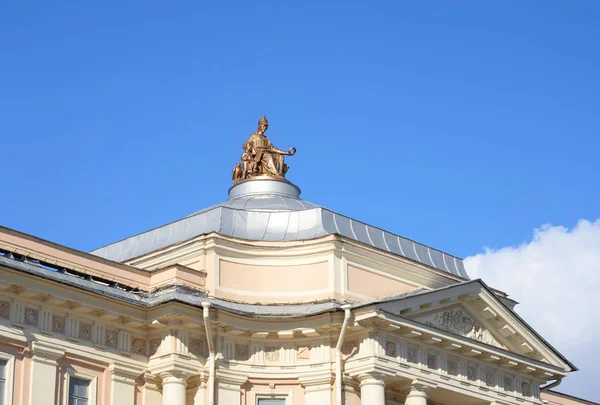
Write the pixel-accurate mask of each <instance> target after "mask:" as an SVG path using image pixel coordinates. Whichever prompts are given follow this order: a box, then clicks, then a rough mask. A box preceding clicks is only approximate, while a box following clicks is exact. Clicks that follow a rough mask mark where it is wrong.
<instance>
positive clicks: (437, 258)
mask: <svg viewBox="0 0 600 405" xmlns="http://www.w3.org/2000/svg"><path fill="white" fill-rule="evenodd" d="M229 197H230V198H229V200H227V201H224V202H222V203H220V204H217V205H214V206H212V207H209V208H206V209H203V210H201V211H197V212H195V213H193V214H191V215H190V216H188V217H186V218H183V219H181V220H178V221H175V222H172V223H170V224H166V225H163V226H161V227H158V228H155V229H152V230H150V231H147V232H144V233H141V234H139V235H135V236H132V237H129V238H127V239H124V240H122V241H119V242H116V243H113V244H110V245H107V246H104V247H102V248H99V249H96V250H94V251H92V252H90V253H92V254H94V255H97V256H100V257H103V258H105V259H109V260H113V261H117V262H124V261H127V260H130V259H132V258H135V257H138V256H142V255H145V254H148V253H151V252H153V251H156V250H159V249H162V248H165V247H167V246H171V245H175V244H177V243H181V242H183V241H185V240H188V239H191V238H194V237H196V236H199V235H204V234H208V233H211V232H216V233H219V234H221V235H225V236H231V237H235V238H239V239H245V240H254V241H273V242H276V241H298V240H310V239H315V238H318V237H321V236H326V235H331V234H338V235H342V236H344V237H347V238H349V239H352V240H355V241H358V242H361V243H364V244H367V245H370V246H372V247H374V248H376V249H379V250H383V251H386V252H390V253H393V254H396V255H399V256H402V257H405V258H408V259H410V260H413V261H416V262H419V263H422V264H424V265H427V266H430V267H433V268H436V269H438V270H441V271H444V272H447V273H450V274H454V275H457V276H460V277H463V278H467V279H468V276H467V273H466V271H465V268H464V265H463V262H462V259H460V258H458V257H455V256H451V255H449V254H446V253H444V252H441V251H439V250H437V249H433V248H430V247H428V246H425V245H423V244H420V243H417V242H414V241H412V240H410V239H406V238H403V237H401V236H398V235H395V234H393V233H390V232H387V231H384V230H382V229H380V228H377V227H374V226H371V225H368V224H365V223H363V222H360V221H357V220H355V219H352V218H349V217H346V216H343V215H340V214H338V213H336V212H333V211H330V210H328V209H326V208H323V207H320V206H318V205H315V204H313V203H310V202H308V201H304V200H301V199H300V198H299V197H300V189H299V188H298V187H296V186H295V185H293V184H292V183H289V182H287V181H278V180H252V181H246V182H243V183H240V184H238V185H236V186H234V187H232V188H231V189H230V190H229Z"/></svg>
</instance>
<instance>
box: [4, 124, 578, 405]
mask: <svg viewBox="0 0 600 405" xmlns="http://www.w3.org/2000/svg"><path fill="white" fill-rule="evenodd" d="M267 127H268V122H267V121H266V118H262V119H261V121H260V123H259V128H258V130H257V131H256V132H255V133H253V134H252V135H251V136H250V137H249V138H248V140H247V142H245V143H244V145H243V148H244V149H243V154H242V160H241V163H239V164H238V165H236V166H235V168H234V171H233V174H232V175H233V181H234V186H233V187H232V188H231V189H230V190H229V199H227V200H226V201H224V202H222V203H219V204H216V205H214V206H211V207H209V208H206V209H203V210H200V211H198V212H195V213H193V214H191V215H189V216H187V217H185V218H182V219H180V220H178V221H175V222H172V223H169V224H166V225H162V226H159V227H157V228H154V229H152V230H149V231H146V232H143V233H140V234H138V235H135V236H132V237H129V238H127V239H124V240H121V241H118V242H115V243H112V244H109V245H107V246H104V247H102V248H100V249H97V250H94V251H92V252H89V253H86V252H81V251H78V250H75V249H71V248H68V247H65V246H61V245H58V244H56V243H52V242H50V241H46V240H42V239H39V238H36V237H34V236H30V235H26V234H23V233H21V232H18V231H15V230H12V229H7V228H0V404H13V405H54V404H60V405H71V404H74V405H80V404H90V405H92V404H93V405H116V404H118V405H160V404H163V405H214V404H218V405H284V404H285V405H305V404H306V405H330V404H335V405H342V404H344V405H396V404H408V405H426V404H436V405H483V404H495V405H500V404H504V405H509V404H514V405H517V404H519V405H522V404H539V405H541V404H542V400H541V395H542V391H544V390H547V389H549V388H552V387H553V386H556V385H557V383H559V382H560V380H561V379H563V378H564V377H566V376H567V374H568V373H570V372H572V371H574V370H576V368H575V366H574V365H573V364H571V363H570V362H569V361H568V360H567V359H566V358H565V357H564V356H562V355H561V354H560V353H559V352H558V351H557V350H556V349H555V348H553V347H552V345H551V344H550V343H549V342H547V341H546V340H545V339H544V338H543V337H542V336H540V335H539V334H538V333H537V332H536V331H535V330H533V329H532V328H531V327H530V326H529V325H528V324H527V322H526V320H524V319H522V318H521V317H520V316H519V315H518V314H517V312H516V311H515V304H516V302H515V301H513V300H512V299H511V298H510V297H509V296H508V295H507V294H506V293H504V292H501V291H498V290H496V289H494V288H493V286H488V285H486V284H485V282H484V281H483V280H472V279H469V277H468V275H467V273H466V272H465V269H464V266H463V262H462V260H461V259H460V258H458V257H455V256H452V255H450V254H447V253H444V252H441V251H439V250H436V249H434V248H432V247H428V246H426V245H423V244H421V243H417V242H414V241H412V240H410V239H406V238H404V237H402V236H399V235H396V234H394V233H392V232H389V231H386V230H383V229H380V228H376V227H373V226H371V225H368V224H366V223H364V222H361V221H359V220H356V219H352V218H349V217H346V216H344V215H341V214H338V213H336V212H333V211H331V210H328V209H326V208H324V207H322V206H319V205H315V204H313V203H310V202H308V201H305V200H302V199H301V198H300V190H299V189H298V187H296V186H295V185H294V184H292V183H290V182H289V181H287V180H286V179H285V173H286V171H287V169H288V167H287V165H286V164H285V163H284V156H286V155H287V156H291V155H293V154H294V153H295V149H294V148H291V149H289V150H287V151H282V150H279V149H277V148H275V147H274V146H273V145H272V144H271V143H270V141H269V139H268V138H267V137H266V135H265V131H266V129H267Z"/></svg>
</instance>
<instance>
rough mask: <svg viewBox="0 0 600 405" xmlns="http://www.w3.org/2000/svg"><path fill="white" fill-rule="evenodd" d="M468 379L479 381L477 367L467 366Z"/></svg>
mask: <svg viewBox="0 0 600 405" xmlns="http://www.w3.org/2000/svg"><path fill="white" fill-rule="evenodd" d="M467 380H469V381H477V367H475V366H467Z"/></svg>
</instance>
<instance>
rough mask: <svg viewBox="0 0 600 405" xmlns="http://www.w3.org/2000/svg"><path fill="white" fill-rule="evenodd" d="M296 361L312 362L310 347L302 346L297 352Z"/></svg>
mask: <svg viewBox="0 0 600 405" xmlns="http://www.w3.org/2000/svg"><path fill="white" fill-rule="evenodd" d="M296 360H310V346H300V347H298V350H297V351H296Z"/></svg>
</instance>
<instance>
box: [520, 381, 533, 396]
mask: <svg viewBox="0 0 600 405" xmlns="http://www.w3.org/2000/svg"><path fill="white" fill-rule="evenodd" d="M521 394H522V395H523V396H524V397H530V396H531V385H530V384H528V383H525V382H524V383H523V384H521Z"/></svg>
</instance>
